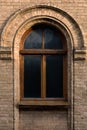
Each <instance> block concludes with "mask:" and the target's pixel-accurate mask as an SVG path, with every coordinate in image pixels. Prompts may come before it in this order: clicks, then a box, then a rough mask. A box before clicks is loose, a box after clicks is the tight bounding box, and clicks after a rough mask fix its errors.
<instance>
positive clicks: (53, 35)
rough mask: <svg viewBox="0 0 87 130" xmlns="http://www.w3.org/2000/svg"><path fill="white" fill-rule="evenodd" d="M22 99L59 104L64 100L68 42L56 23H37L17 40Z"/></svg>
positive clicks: (65, 98)
mask: <svg viewBox="0 0 87 130" xmlns="http://www.w3.org/2000/svg"><path fill="white" fill-rule="evenodd" d="M20 86H21V87H20V88H21V89H20V92H21V101H22V102H25V103H26V104H27V103H28V104H30V105H35V104H36V105H60V104H62V103H64V102H65V101H67V44H66V39H65V36H64V35H63V34H62V32H61V31H60V30H58V29H57V28H56V27H54V26H51V25H48V24H36V25H34V26H33V27H31V28H30V29H29V30H28V31H27V32H26V33H25V34H24V35H23V37H22V42H21V44H20Z"/></svg>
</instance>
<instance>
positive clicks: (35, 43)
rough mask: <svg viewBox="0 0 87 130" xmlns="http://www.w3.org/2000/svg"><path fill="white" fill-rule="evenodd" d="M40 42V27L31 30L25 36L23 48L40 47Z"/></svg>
mask: <svg viewBox="0 0 87 130" xmlns="http://www.w3.org/2000/svg"><path fill="white" fill-rule="evenodd" d="M41 43H42V31H41V30H40V29H35V30H33V31H32V32H31V33H30V34H29V35H28V36H27V38H26V40H25V42H24V48H25V49H32V48H37V49H39V48H41Z"/></svg>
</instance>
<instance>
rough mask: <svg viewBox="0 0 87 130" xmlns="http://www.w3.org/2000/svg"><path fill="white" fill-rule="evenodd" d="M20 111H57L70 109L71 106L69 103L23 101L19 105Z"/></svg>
mask: <svg viewBox="0 0 87 130" xmlns="http://www.w3.org/2000/svg"><path fill="white" fill-rule="evenodd" d="M18 108H19V109H29V110H57V109H68V108H70V104H69V103H68V102H67V101H52V100H50V101H36V102H35V101H34V102H32V101H21V102H20V103H19V104H18Z"/></svg>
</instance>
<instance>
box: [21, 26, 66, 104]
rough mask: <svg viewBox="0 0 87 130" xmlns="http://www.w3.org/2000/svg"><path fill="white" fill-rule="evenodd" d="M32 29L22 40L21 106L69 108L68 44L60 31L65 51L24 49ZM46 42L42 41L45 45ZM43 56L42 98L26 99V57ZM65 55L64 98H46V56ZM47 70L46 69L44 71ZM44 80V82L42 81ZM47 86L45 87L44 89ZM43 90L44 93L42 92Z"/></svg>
mask: <svg viewBox="0 0 87 130" xmlns="http://www.w3.org/2000/svg"><path fill="white" fill-rule="evenodd" d="M31 31H32V28H30V29H29V30H27V31H26V32H25V33H24V35H23V36H22V38H21V42H20V51H19V54H20V104H21V105H38V106H40V105H46V106H63V105H64V106H67V105H68V92H67V42H66V38H65V36H64V35H63V33H62V32H61V31H60V30H59V35H60V37H61V39H62V42H63V49H60V50H59V49H58V50H56V49H52V50H51V49H43V48H42V49H24V41H25V39H26V37H27V36H28V35H29V33H30V32H31ZM43 42H44V40H42V44H43ZM29 54H30V55H43V56H42V61H41V71H43V70H45V71H43V73H42V72H41V98H25V97H24V55H29ZM58 54H59V55H63V95H64V98H46V97H45V96H44V95H45V94H46V93H45V92H46V81H45V83H44V82H43V80H46V78H45V75H46V64H45V63H44V60H46V59H45V58H46V56H44V55H58ZM44 68H45V69H44ZM42 79H43V80H42ZM44 86H45V87H44ZM42 90H43V91H42Z"/></svg>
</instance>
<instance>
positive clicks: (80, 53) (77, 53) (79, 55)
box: [74, 49, 86, 61]
mask: <svg viewBox="0 0 87 130" xmlns="http://www.w3.org/2000/svg"><path fill="white" fill-rule="evenodd" d="M85 59H86V49H82V50H80V49H79V50H78V49H75V50H74V60H75V61H80V60H81V61H82V60H85Z"/></svg>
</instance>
